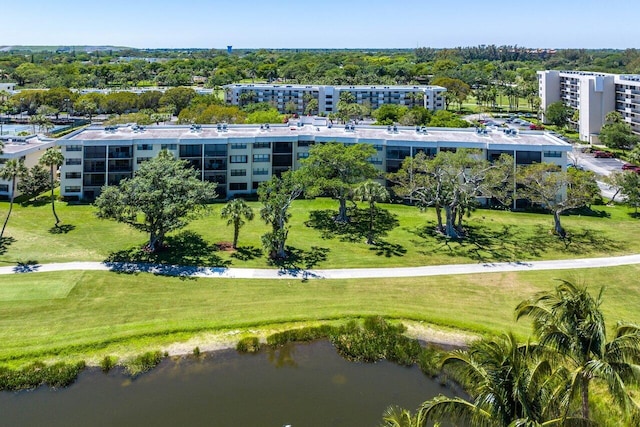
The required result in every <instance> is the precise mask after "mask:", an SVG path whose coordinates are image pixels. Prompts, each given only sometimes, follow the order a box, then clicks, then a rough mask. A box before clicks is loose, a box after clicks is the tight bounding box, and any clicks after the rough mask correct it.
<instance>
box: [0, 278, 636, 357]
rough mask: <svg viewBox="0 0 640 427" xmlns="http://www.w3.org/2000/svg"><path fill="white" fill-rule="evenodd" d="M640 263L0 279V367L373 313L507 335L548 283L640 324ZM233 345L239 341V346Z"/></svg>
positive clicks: (523, 326)
mask: <svg viewBox="0 0 640 427" xmlns="http://www.w3.org/2000/svg"><path fill="white" fill-rule="evenodd" d="M639 273H640V266H629V267H616V268H606V269H586V270H571V271H551V272H522V273H496V274H478V275H465V276H441V277H434V278H406V279H405V278H396V279H372V280H366V281H363V280H312V281H308V282H301V281H299V280H272V281H268V280H238V279H236V280H231V279H180V278H170V277H159V276H153V275H150V274H137V275H126V274H117V273H108V272H59V273H37V274H28V275H16V276H3V277H0V342H2V343H3V345H2V347H1V348H0V363H8V364H9V365H12V366H17V365H22V364H24V363H26V362H29V361H32V360H35V359H59V360H74V361H75V360H78V358H80V359H84V360H90V359H92V360H100V359H102V358H104V357H105V356H107V355H115V356H118V357H125V356H129V355H131V354H139V353H141V352H143V351H147V350H149V349H153V350H156V349H158V348H160V347H162V348H166V347H167V346H169V345H170V344H171V343H174V342H178V341H188V340H190V339H192V338H193V337H194V336H195V335H198V334H206V333H207V332H211V331H223V332H224V331H227V332H229V331H232V333H233V336H234V339H236V337H237V339H239V337H240V336H242V334H243V331H250V330H258V329H274V328H286V327H291V325H293V324H314V323H317V322H318V321H325V320H338V319H346V318H355V317H362V316H369V315H382V316H385V317H389V318H396V319H410V320H415V321H422V322H425V323H429V324H435V325H440V326H446V327H452V328H456V329H464V330H468V331H474V332H479V333H500V332H502V331H505V330H509V329H511V330H514V331H515V332H516V333H517V335H518V336H520V337H521V338H524V337H525V336H527V335H528V333H529V325H528V324H527V323H524V322H521V323H517V324H516V323H514V320H513V319H514V315H513V309H514V307H515V306H516V304H517V303H518V302H519V301H521V300H522V299H524V298H526V297H528V296H529V295H531V294H532V293H534V292H537V291H540V290H543V289H550V288H552V287H553V286H554V285H555V283H554V279H556V278H564V279H570V280H576V281H578V282H586V283H590V284H591V285H592V287H593V288H594V289H595V287H596V286H599V285H607V292H606V294H605V304H604V312H605V315H606V316H607V320H608V321H609V322H610V324H611V325H613V324H614V323H615V321H617V320H627V321H633V322H638V323H640V314H639V313H638V311H637V307H638V304H640V290H639V289H638V288H637V286H636V284H637V277H638V274H639ZM237 339H236V341H237Z"/></svg>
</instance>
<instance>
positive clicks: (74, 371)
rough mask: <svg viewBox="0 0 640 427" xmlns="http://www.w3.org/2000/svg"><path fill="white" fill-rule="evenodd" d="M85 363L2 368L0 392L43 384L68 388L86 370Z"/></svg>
mask: <svg viewBox="0 0 640 427" xmlns="http://www.w3.org/2000/svg"><path fill="white" fill-rule="evenodd" d="M84 367H85V363H84V362H78V363H64V362H59V363H55V364H53V365H49V366H47V365H45V364H44V363H42V362H33V363H32V364H30V365H28V366H25V367H24V368H22V369H9V368H6V367H2V368H0V390H23V389H29V388H36V387H38V386H40V385H42V384H48V385H49V386H50V387H66V386H68V385H70V384H71V383H73V382H74V381H75V380H76V378H77V377H78V374H79V373H80V371H81V370H82V369H84Z"/></svg>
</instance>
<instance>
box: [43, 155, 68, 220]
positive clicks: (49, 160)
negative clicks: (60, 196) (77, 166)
mask: <svg viewBox="0 0 640 427" xmlns="http://www.w3.org/2000/svg"><path fill="white" fill-rule="evenodd" d="M63 162H64V156H63V155H62V153H61V152H60V151H59V150H57V149H55V148H47V151H45V152H44V154H43V155H42V157H40V164H42V165H44V166H49V171H50V173H51V210H52V211H53V216H54V217H55V218H56V227H57V226H58V224H60V218H58V214H57V213H56V204H55V198H54V195H53V190H54V188H55V185H54V184H55V169H57V168H59V167H60V166H62V163H63ZM54 168H55V169H54Z"/></svg>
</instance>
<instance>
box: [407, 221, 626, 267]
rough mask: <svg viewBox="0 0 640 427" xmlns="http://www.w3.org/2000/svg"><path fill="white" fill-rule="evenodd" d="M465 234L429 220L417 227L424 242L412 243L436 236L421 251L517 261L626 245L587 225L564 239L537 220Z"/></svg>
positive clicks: (469, 228) (470, 228)
mask: <svg viewBox="0 0 640 427" xmlns="http://www.w3.org/2000/svg"><path fill="white" fill-rule="evenodd" d="M465 230H466V237H464V238H460V239H452V238H449V237H446V236H444V235H443V234H441V233H439V232H437V231H436V224H435V223H430V224H428V225H426V226H424V227H420V228H418V229H416V230H414V232H413V233H414V234H415V235H416V236H419V237H421V238H422V239H423V240H422V242H421V241H419V240H417V239H414V240H412V243H414V244H416V245H418V246H420V245H425V244H428V242H426V240H432V241H433V240H435V243H436V246H435V249H432V250H423V251H419V252H420V253H422V254H423V255H428V254H430V253H433V252H438V253H443V254H447V255H450V256H451V257H464V258H469V259H472V260H475V261H477V262H481V263H486V262H514V261H520V260H523V259H532V258H539V257H541V256H542V255H543V254H544V253H545V252H560V253H565V254H570V255H587V254H589V253H594V252H596V251H597V252H615V251H619V250H620V249H623V248H624V244H623V243H621V242H617V241H615V240H613V239H610V238H609V237H607V236H605V235H604V234H603V233H601V232H598V231H594V230H591V229H585V228H575V229H569V230H568V233H567V237H566V238H565V239H562V238H560V237H558V236H556V235H555V234H553V233H552V230H551V227H547V226H544V225H542V224H536V225H535V226H534V227H533V230H524V229H522V228H520V227H517V226H513V225H503V226H502V227H501V228H499V229H492V228H489V227H487V226H476V225H468V226H466V227H465Z"/></svg>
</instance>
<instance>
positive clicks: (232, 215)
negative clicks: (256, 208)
mask: <svg viewBox="0 0 640 427" xmlns="http://www.w3.org/2000/svg"><path fill="white" fill-rule="evenodd" d="M220 216H221V217H222V218H225V219H227V225H231V224H233V248H234V249H236V248H237V247H238V235H239V234H240V227H242V226H243V225H244V224H245V222H244V219H246V220H248V221H251V220H252V219H253V210H252V209H251V207H249V205H247V204H246V203H245V201H244V200H243V199H233V200H231V201H229V202H227V204H226V205H224V207H223V208H222V211H221V212H220ZM243 218H244V219H243Z"/></svg>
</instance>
